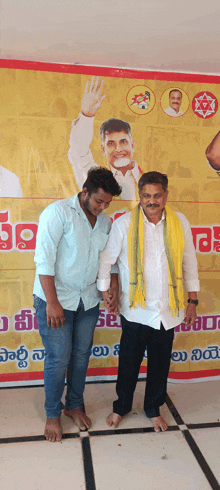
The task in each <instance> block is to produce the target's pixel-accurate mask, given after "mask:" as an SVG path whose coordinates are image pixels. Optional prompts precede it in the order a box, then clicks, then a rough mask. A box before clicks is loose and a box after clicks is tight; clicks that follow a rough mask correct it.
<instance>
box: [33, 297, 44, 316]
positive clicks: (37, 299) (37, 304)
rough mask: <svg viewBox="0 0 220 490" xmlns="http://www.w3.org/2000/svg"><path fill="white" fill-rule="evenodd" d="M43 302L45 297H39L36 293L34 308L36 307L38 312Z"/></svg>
mask: <svg viewBox="0 0 220 490" xmlns="http://www.w3.org/2000/svg"><path fill="white" fill-rule="evenodd" d="M43 303H44V301H43V299H41V298H39V297H38V296H36V294H34V308H35V311H36V313H37V312H38V310H39V308H40V306H41V305H42V304H43Z"/></svg>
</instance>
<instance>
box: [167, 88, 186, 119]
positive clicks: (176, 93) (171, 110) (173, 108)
mask: <svg viewBox="0 0 220 490" xmlns="http://www.w3.org/2000/svg"><path fill="white" fill-rule="evenodd" d="M181 103H182V92H181V91H180V90H178V89H173V90H170V92H169V107H168V108H167V109H164V112H166V114H168V116H172V117H178V116H182V115H183V114H185V113H184V112H183V111H181V109H180V106H181Z"/></svg>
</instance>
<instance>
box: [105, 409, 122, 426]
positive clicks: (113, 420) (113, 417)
mask: <svg viewBox="0 0 220 490" xmlns="http://www.w3.org/2000/svg"><path fill="white" fill-rule="evenodd" d="M121 419H122V417H121V415H118V414H117V413H114V412H112V413H110V415H108V417H107V419H106V422H107V425H109V427H111V426H112V425H114V427H115V428H116V429H117V427H118V424H119V422H120V421H121Z"/></svg>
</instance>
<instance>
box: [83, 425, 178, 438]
mask: <svg viewBox="0 0 220 490" xmlns="http://www.w3.org/2000/svg"><path fill="white" fill-rule="evenodd" d="M179 430H180V429H179V427H178V425H173V426H169V427H168V429H167V432H173V431H179ZM146 433H149V434H150V433H155V430H154V428H153V427H133V428H127V429H109V430H108V429H101V430H89V436H90V437H97V436H98V437H99V436H111V435H117V434H118V435H123V434H125V435H127V434H146Z"/></svg>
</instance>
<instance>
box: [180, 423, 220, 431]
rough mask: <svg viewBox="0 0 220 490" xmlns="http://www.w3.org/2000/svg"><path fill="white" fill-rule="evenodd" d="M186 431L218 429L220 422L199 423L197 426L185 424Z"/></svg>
mask: <svg viewBox="0 0 220 490" xmlns="http://www.w3.org/2000/svg"><path fill="white" fill-rule="evenodd" d="M186 426H187V429H189V430H192V429H212V428H213V429H214V428H215V429H216V428H217V427H220V422H203V423H202V422H201V423H198V424H186Z"/></svg>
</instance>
